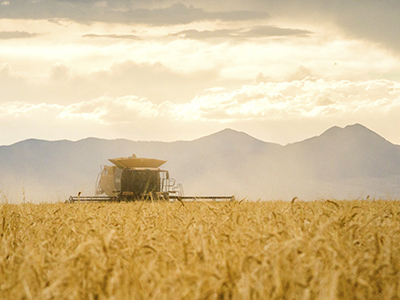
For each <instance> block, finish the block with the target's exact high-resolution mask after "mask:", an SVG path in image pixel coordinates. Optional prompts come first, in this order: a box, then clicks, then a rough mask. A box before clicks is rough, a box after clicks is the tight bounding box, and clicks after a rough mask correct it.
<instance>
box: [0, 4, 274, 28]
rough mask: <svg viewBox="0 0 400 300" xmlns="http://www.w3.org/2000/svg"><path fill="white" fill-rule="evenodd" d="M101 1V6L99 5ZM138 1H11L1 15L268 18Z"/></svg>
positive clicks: (141, 20)
mask: <svg viewBox="0 0 400 300" xmlns="http://www.w3.org/2000/svg"><path fill="white" fill-rule="evenodd" d="M99 4H101V5H99ZM133 7H135V5H134V2H128V3H127V4H126V5H121V2H119V4H118V5H115V4H114V5H113V2H112V1H107V2H106V1H103V2H98V1H53V0H43V1H29V0H22V1H19V2H17V3H10V5H7V6H5V7H4V9H2V10H1V11H0V18H10V19H61V18H67V19H71V20H74V21H77V22H83V23H85V22H110V23H127V24H149V25H159V26H161V25H172V24H188V23H192V22H197V21H210V20H211V21H215V20H223V21H243V20H254V19H266V18H268V17H269V15H268V14H267V13H265V12H260V11H251V10H235V11H207V10H205V9H203V8H197V7H195V6H193V5H184V4H182V3H175V4H172V5H170V6H168V7H157V8H152V9H150V8H140V7H139V8H137V7H136V8H133Z"/></svg>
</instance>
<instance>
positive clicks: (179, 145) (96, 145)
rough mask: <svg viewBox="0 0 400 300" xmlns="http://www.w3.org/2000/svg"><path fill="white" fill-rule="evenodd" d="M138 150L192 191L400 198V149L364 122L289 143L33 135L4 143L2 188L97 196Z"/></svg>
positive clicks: (50, 196) (228, 136) (229, 134)
mask: <svg viewBox="0 0 400 300" xmlns="http://www.w3.org/2000/svg"><path fill="white" fill-rule="evenodd" d="M133 153H135V154H136V155H137V156H138V157H153V158H159V159H164V160H168V162H167V163H166V164H165V165H164V166H163V168H165V169H167V170H169V171H170V174H171V176H172V177H174V178H176V180H177V181H178V182H181V183H182V184H183V185H184V188H185V191H186V192H187V193H190V194H232V193H234V194H236V195H238V196H239V197H244V196H248V197H249V198H252V199H258V198H262V199H271V198H274V199H276V198H284V199H290V198H291V197H294V196H300V197H308V198H316V197H342V196H343V197H347V196H349V195H360V194H374V193H376V194H379V195H383V194H385V193H388V192H389V193H391V195H392V196H396V195H399V196H400V188H399V186H400V147H399V146H398V145H393V144H392V143H390V142H388V141H387V140H385V139H384V138H382V137H381V136H379V135H377V134H376V133H374V132H372V131H371V130H369V129H367V128H365V127H364V126H362V125H359V124H355V125H351V126H347V127H345V128H339V127H333V128H331V129H329V130H327V131H326V132H324V133H323V134H321V135H320V136H317V137H313V138H310V139H307V140H305V141H302V142H298V143H294V144H289V145H286V146H281V145H277V144H272V143H266V142H263V141H260V140H258V139H255V138H253V137H251V136H249V135H247V134H246V133H243V132H237V131H234V130H231V129H226V130H223V131H221V132H217V133H214V134H211V135H209V136H206V137H202V138H199V139H196V140H194V141H177V142H172V143H164V142H140V141H136V142H134V141H129V140H124V139H117V140H103V139H97V138H88V139H84V140H80V141H77V142H71V141H65V140H63V141H52V142H49V141H42V140H35V139H30V140H26V141H22V142H19V143H16V144H13V145H10V146H1V147H0V170H1V173H0V191H2V193H3V195H4V194H7V195H8V197H9V198H10V197H11V198H13V199H14V198H17V200H20V199H21V197H22V196H21V195H22V188H24V190H25V194H26V197H27V199H28V200H29V199H33V198H35V199H42V200H43V199H45V200H63V199H66V198H67V197H68V196H69V195H70V194H76V193H77V192H78V191H82V192H83V193H84V194H91V193H93V192H94V185H95V180H96V177H97V174H98V173H99V171H100V165H102V164H110V163H109V162H108V158H114V157H120V156H129V155H131V154H133ZM398 179H399V180H398ZM352 193H354V194H352ZM43 195H46V197H44V196H43ZM0 196H1V194H0Z"/></svg>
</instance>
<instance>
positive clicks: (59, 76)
mask: <svg viewBox="0 0 400 300" xmlns="http://www.w3.org/2000/svg"><path fill="white" fill-rule="evenodd" d="M70 76H71V75H70V69H69V68H68V67H66V66H64V65H63V64H60V63H57V64H55V65H53V66H52V67H51V70H50V78H51V79H52V80H55V81H66V80H68V79H69V78H70Z"/></svg>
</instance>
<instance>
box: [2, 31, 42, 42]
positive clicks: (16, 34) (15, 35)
mask: <svg viewBox="0 0 400 300" xmlns="http://www.w3.org/2000/svg"><path fill="white" fill-rule="evenodd" d="M39 35H40V34H38V33H30V32H26V31H0V40H11V39H26V38H34V37H37V36H39Z"/></svg>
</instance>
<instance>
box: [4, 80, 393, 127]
mask: <svg viewBox="0 0 400 300" xmlns="http://www.w3.org/2000/svg"><path fill="white" fill-rule="evenodd" d="M54 109H56V111H57V117H58V118H61V119H70V120H79V119H85V120H92V121H94V122H98V123H102V124H115V123H126V124H129V123H135V122H138V121H140V120H141V119H154V118H158V117H161V116H162V117H166V118H167V119H169V120H175V121H177V120H179V121H184V122H189V123H190V122H195V121H202V122H203V121H217V122H228V121H229V122H234V121H239V120H260V119H291V118H295V119H296V118H321V117H324V116H335V117H338V118H339V117H343V116H346V115H353V114H359V115H371V114H382V115H385V114H386V113H389V112H390V111H391V110H393V109H396V110H399V109H400V83H398V82H393V81H388V80H371V81H362V82H353V81H347V80H342V81H324V80H322V79H317V78H310V77H308V78H305V79H303V80H295V81H292V82H275V83H271V82H269V83H260V84H257V85H248V86H243V87H242V88H240V89H237V90H234V91H231V92H229V91H226V90H223V89H221V88H214V89H208V90H206V91H204V92H203V93H202V94H199V95H197V96H196V97H194V98H193V99H192V100H191V101H190V102H187V103H176V102H171V101H165V102H163V103H160V104H155V103H153V102H151V101H149V100H147V99H145V98H139V97H137V96H134V95H127V96H123V97H111V96H102V97H99V98H97V99H94V100H90V101H83V102H77V103H73V104H69V105H64V106H62V105H54V104H45V103H40V104H37V105H34V104H28V103H24V102H11V103H5V104H2V105H1V106H0V114H3V115H13V116H14V115H15V116H21V115H28V114H30V113H34V112H36V111H41V110H49V111H50V110H54Z"/></svg>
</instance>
